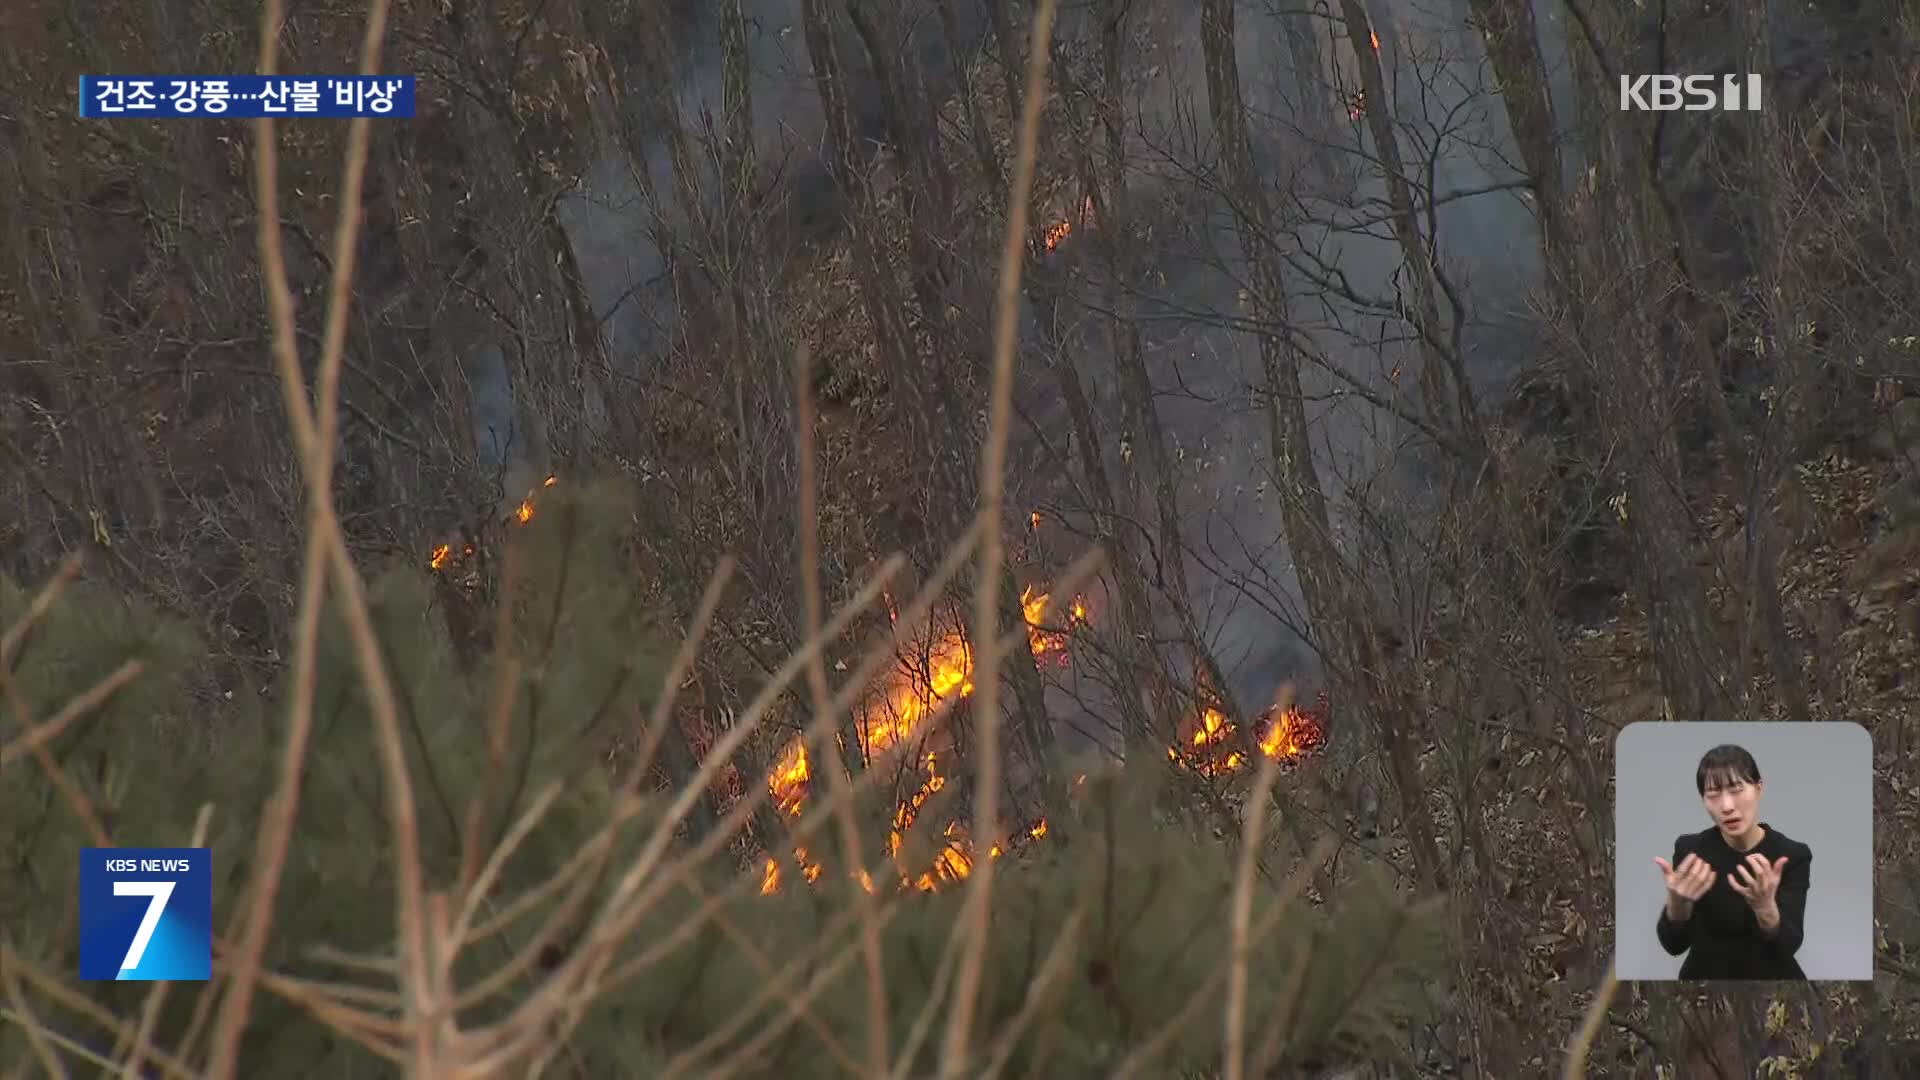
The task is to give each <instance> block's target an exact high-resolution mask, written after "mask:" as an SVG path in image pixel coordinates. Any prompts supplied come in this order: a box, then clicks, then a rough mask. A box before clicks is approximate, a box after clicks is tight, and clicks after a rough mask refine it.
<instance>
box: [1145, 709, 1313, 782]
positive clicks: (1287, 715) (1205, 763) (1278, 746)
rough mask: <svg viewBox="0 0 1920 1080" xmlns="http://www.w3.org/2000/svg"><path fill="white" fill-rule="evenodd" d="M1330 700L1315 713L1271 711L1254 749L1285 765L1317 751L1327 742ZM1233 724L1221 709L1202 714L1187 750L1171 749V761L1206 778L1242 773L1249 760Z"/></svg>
mask: <svg viewBox="0 0 1920 1080" xmlns="http://www.w3.org/2000/svg"><path fill="white" fill-rule="evenodd" d="M1325 718H1326V696H1325V695H1324V694H1323V695H1321V699H1320V704H1319V705H1318V706H1317V707H1315V708H1312V709H1302V708H1300V707H1298V706H1294V705H1289V706H1286V707H1285V708H1279V709H1271V710H1268V712H1267V714H1266V715H1264V716H1262V717H1260V719H1259V721H1258V722H1257V725H1256V728H1257V730H1258V732H1259V735H1258V737H1257V738H1256V739H1255V740H1254V745H1255V746H1257V747H1259V750H1260V752H1261V753H1262V754H1264V755H1266V756H1267V757H1270V758H1273V759H1275V760H1276V761H1279V762H1282V763H1285V762H1289V761H1295V760H1298V759H1300V758H1302V757H1304V756H1306V755H1307V754H1308V753H1310V752H1311V751H1313V750H1315V749H1317V748H1318V747H1319V746H1320V744H1321V743H1322V742H1323V741H1324V740H1325V738H1326V735H1325V726H1324V725H1325ZM1237 734H1238V733H1237V732H1236V731H1235V728H1234V724H1233V721H1231V720H1228V719H1227V718H1226V716H1225V714H1223V713H1221V712H1220V711H1219V710H1218V709H1215V708H1212V707H1207V708H1204V709H1202V710H1201V711H1200V716H1199V718H1198V719H1197V721H1196V722H1195V726H1194V730H1193V734H1192V735H1190V736H1188V737H1187V739H1186V741H1187V742H1188V743H1189V744H1190V745H1187V746H1184V747H1182V746H1169V747H1167V760H1168V761H1171V762H1173V763H1174V764H1176V765H1179V766H1181V767H1182V768H1188V769H1192V770H1193V771H1195V772H1197V773H1199V774H1200V775H1202V776H1223V775H1226V774H1228V773H1233V772H1237V771H1239V770H1240V769H1241V768H1243V767H1244V766H1246V764H1247V756H1246V754H1244V753H1242V752H1241V750H1240V749H1239V747H1240V743H1239V740H1238V738H1237Z"/></svg>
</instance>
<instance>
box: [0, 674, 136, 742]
mask: <svg viewBox="0 0 1920 1080" xmlns="http://www.w3.org/2000/svg"><path fill="white" fill-rule="evenodd" d="M145 668H146V665H144V664H142V663H141V662H140V661H138V660H128V661H126V662H125V663H123V664H121V665H120V666H119V667H117V668H115V669H113V671H112V673H110V674H109V675H108V676H107V677H106V678H104V679H101V680H100V681H99V682H97V683H95V684H94V685H93V687H92V689H89V690H87V691H86V692H85V693H82V694H81V695H80V696H79V697H76V698H74V699H73V700H72V701H69V702H68V703H67V706H66V708H63V709H61V710H60V711H59V712H57V713H55V714H54V715H53V718H52V719H50V720H48V721H47V722H46V723H44V724H37V725H35V726H33V727H30V728H28V729H27V730H26V731H25V732H24V733H22V734H21V736H20V737H19V738H17V739H14V740H13V741H12V742H9V743H7V744H5V745H4V746H0V769H5V768H6V767H7V766H8V765H10V764H12V763H13V761H14V760H15V759H16V758H18V757H19V756H20V755H22V754H35V755H39V754H43V753H45V752H46V745H47V744H48V743H50V742H52V741H53V740H55V739H57V738H59V737H60V733H61V732H63V731H65V730H66V729H67V728H68V727H69V726H71V725H72V724H73V722H74V721H75V720H78V719H80V718H81V717H83V716H85V715H87V714H88V713H90V712H92V711H93V710H95V709H97V708H99V707H100V706H101V705H103V704H105V703H106V700H107V699H108V698H110V697H112V696H113V695H114V694H116V693H118V692H119V690H120V688H121V687H123V686H125V685H127V684H128V683H130V682H132V681H133V680H134V679H136V678H138V677H139V675H140V672H141V671H143V670H145Z"/></svg>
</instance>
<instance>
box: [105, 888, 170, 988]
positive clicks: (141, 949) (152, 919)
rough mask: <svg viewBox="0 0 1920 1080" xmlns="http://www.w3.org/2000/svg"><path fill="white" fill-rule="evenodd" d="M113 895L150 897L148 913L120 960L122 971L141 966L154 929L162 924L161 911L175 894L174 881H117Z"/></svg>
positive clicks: (142, 917) (143, 916)
mask: <svg viewBox="0 0 1920 1080" xmlns="http://www.w3.org/2000/svg"><path fill="white" fill-rule="evenodd" d="M113 895H115V896H145V897H148V902H147V913H146V914H145V915H142V916H141V917H140V929H138V930H135V931H134V932H133V944H131V945H128V946H127V955H126V958H125V959H123V960H121V961H120V970H121V971H132V970H134V969H135V968H138V967H139V966H140V958H141V957H142V956H145V955H146V953H147V943H148V942H150V941H152V940H153V931H154V930H155V928H157V927H158V926H159V925H160V913H161V912H163V911H165V910H167V901H168V900H169V899H170V898H172V896H173V882H171V881H116V882H114V883H113Z"/></svg>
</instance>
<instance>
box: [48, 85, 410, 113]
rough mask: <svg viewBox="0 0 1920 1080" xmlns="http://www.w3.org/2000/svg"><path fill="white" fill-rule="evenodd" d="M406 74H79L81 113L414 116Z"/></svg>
mask: <svg viewBox="0 0 1920 1080" xmlns="http://www.w3.org/2000/svg"><path fill="white" fill-rule="evenodd" d="M413 105H414V76H412V75H391V76H390V75H82V76H80V115H81V117H82V118H85V119H97V118H100V117H109V116H213V117H220V118H223V119H234V120H257V119H259V118H261V117H263V116H330V117H354V116H372V117H385V118H389V119H409V118H411V117H412V116H413Z"/></svg>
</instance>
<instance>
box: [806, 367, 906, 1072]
mask: <svg viewBox="0 0 1920 1080" xmlns="http://www.w3.org/2000/svg"><path fill="white" fill-rule="evenodd" d="M812 361H813V352H812V350H810V349H808V348H807V347H806V346H804V345H802V346H801V347H800V349H799V351H798V352H797V353H796V354H795V355H794V359H793V396H794V406H795V409H796V411H797V412H798V413H799V416H798V423H799V429H800V431H799V436H798V437H799V442H800V447H799V450H800V588H801V592H802V593H803V594H804V596H805V601H806V609H807V636H808V637H814V636H817V635H818V634H819V633H820V620H821V618H822V612H823V611H824V609H825V607H826V601H825V600H824V599H823V598H822V596H821V593H820V520H819V513H820V511H819V490H818V486H817V485H818V482H819V481H818V477H817V476H816V473H817V471H818V470H817V468H816V463H815V461H814V456H815V450H814V430H813V428H814V410H813V371H812V367H813V363H812ZM807 687H808V689H809V690H810V691H811V692H812V696H813V712H814V722H815V724H817V725H818V726H820V727H822V728H825V729H826V735H827V738H826V739H825V740H824V741H823V742H822V744H821V745H822V747H823V748H831V747H832V746H833V745H834V736H835V735H837V734H838V728H839V725H838V723H836V722H835V721H834V720H832V719H829V717H831V716H832V714H831V713H829V712H828V711H827V708H828V704H829V697H830V695H829V694H828V691H827V658H826V657H825V656H824V655H822V654H820V653H815V654H814V657H813V660H812V662H811V663H809V664H807ZM865 749H866V748H865V747H854V748H853V750H854V751H855V752H856V753H858V754H859V755H860V756H861V757H865ZM820 759H821V760H820V768H822V769H824V770H825V771H826V773H827V777H828V782H829V783H830V784H832V785H833V788H834V791H835V792H837V793H840V794H842V795H844V794H845V793H846V791H847V789H848V788H849V786H850V784H851V782H850V781H849V779H848V777H847V774H846V770H845V769H843V768H842V767H841V761H840V758H839V756H838V755H833V754H827V753H822V754H821V755H820ZM837 817H838V820H839V825H840V850H841V852H842V861H843V863H844V865H846V866H848V867H857V866H859V865H860V863H861V862H862V861H863V860H862V859H861V858H860V827H859V825H858V824H857V823H856V822H855V821H854V819H853V800H852V799H847V798H843V799H842V800H841V802H840V813H839V814H838V815H837ZM853 902H854V903H855V904H857V905H859V907H860V909H861V914H862V918H861V920H860V925H861V935H860V939H861V940H860V945H861V952H862V954H863V958H864V960H865V962H866V975H867V1067H868V1068H869V1069H870V1070H871V1073H870V1075H872V1076H874V1077H876V1078H878V1077H881V1076H885V1075H886V1073H887V1062H888V1059H889V1058H890V1057H891V1056H892V1054H891V1051H890V1050H889V1049H888V1046H887V1044H888V1042H889V1041H890V1040H889V1038H888V1032H887V982H886V971H885V968H884V967H883V965H882V963H881V952H880V930H879V928H878V927H877V926H875V925H874V919H873V915H874V913H875V903H876V901H875V898H874V897H873V896H872V895H871V894H869V893H868V892H867V890H865V889H861V890H859V891H858V892H857V893H855V895H854V898H853Z"/></svg>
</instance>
